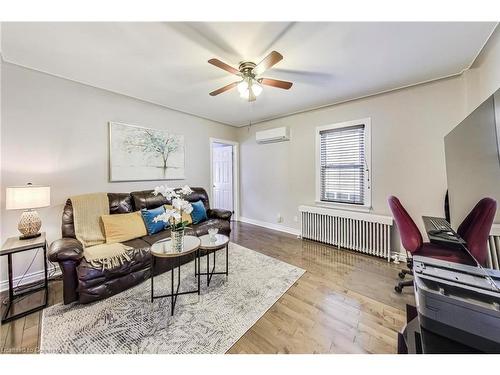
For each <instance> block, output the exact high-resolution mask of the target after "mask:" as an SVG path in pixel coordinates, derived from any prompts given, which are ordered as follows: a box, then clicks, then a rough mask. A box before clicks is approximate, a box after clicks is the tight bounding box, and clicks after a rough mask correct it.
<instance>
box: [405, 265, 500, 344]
mask: <svg viewBox="0 0 500 375" xmlns="http://www.w3.org/2000/svg"><path fill="white" fill-rule="evenodd" d="M413 271H414V272H413V273H414V288H415V299H416V305H417V306H416V308H417V312H418V320H419V322H420V327H421V336H422V337H421V345H422V351H423V352H424V353H442V352H443V351H442V350H443V349H442V348H440V347H439V346H437V347H436V345H434V346H433V345H430V344H429V345H427V344H428V343H430V342H434V343H436V342H439V341H436V340H435V339H433V340H426V338H427V337H426V336H433V337H434V338H435V337H439V338H443V339H445V340H447V341H450V340H451V341H452V342H455V343H457V345H458V347H462V348H469V349H470V352H476V353H477V352H479V353H500V271H497V270H490V269H484V268H482V267H481V266H477V267H474V266H469V265H463V264H459V263H452V262H447V261H442V260H438V259H432V258H427V257H421V256H415V257H414V258H413ZM465 351H466V352H469V351H468V350H465Z"/></svg>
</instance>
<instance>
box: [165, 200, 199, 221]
mask: <svg viewBox="0 0 500 375" xmlns="http://www.w3.org/2000/svg"><path fill="white" fill-rule="evenodd" d="M165 209H167V210H171V209H172V205H171V204H166V205H165ZM185 221H187V225H189V224H193V219H192V218H191V215H190V214H187V213H185V212H183V213H182V222H185Z"/></svg>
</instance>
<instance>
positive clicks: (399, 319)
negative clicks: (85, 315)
mask: <svg viewBox="0 0 500 375" xmlns="http://www.w3.org/2000/svg"><path fill="white" fill-rule="evenodd" d="M231 240H232V241H233V242H235V243H238V244H240V245H242V246H244V247H248V248H250V249H253V250H256V251H259V252H261V253H263V254H266V255H269V256H271V257H274V258H278V259H280V260H282V261H284V262H287V263H290V264H293V265H295V266H298V267H301V268H303V269H305V270H306V272H305V273H304V275H303V276H302V277H301V278H300V279H299V280H298V281H297V282H296V283H295V284H294V285H293V286H292V287H291V288H290V289H289V290H288V291H287V292H286V293H285V294H284V295H283V296H282V297H281V298H280V299H279V300H278V301H277V302H276V303H275V304H274V305H273V306H272V307H271V308H270V309H269V310H268V311H267V312H266V313H265V314H264V315H263V316H262V317H261V318H260V319H259V320H258V321H257V323H255V325H254V326H252V328H250V329H249V330H248V331H247V332H246V333H245V335H243V336H242V337H241V338H240V340H238V342H236V344H235V345H234V346H233V347H232V348H231V349H230V350H229V351H228V353H395V351H396V342H397V331H398V330H400V329H401V328H402V327H403V325H404V320H405V311H404V309H405V305H406V303H410V304H414V298H413V292H412V289H411V288H406V289H405V291H404V292H403V294H402V295H398V294H396V293H395V292H394V285H395V283H396V282H397V280H398V276H397V274H398V272H399V270H400V269H401V268H402V267H403V266H404V265H403V264H399V265H395V264H391V263H387V261H385V260H383V259H378V258H375V257H371V256H368V255H362V254H358V253H355V252H351V251H347V250H341V249H337V248H334V247H332V246H329V245H324V244H319V243H315V242H310V241H301V240H298V239H297V238H296V237H295V236H292V235H289V234H285V233H281V232H277V231H274V230H269V229H266V228H261V227H258V226H254V225H251V224H245V223H239V222H235V223H233V231H232V233H231ZM34 298H39V296H38V297H37V296H34V297H29V298H26V299H25V300H23V301H22V303H23V304H30V303H34V302H35V301H34ZM3 299H4V295H2V300H3ZM61 301H62V282H61V281H59V280H55V281H51V283H50V291H49V304H50V305H53V304H55V303H59V302H61ZM40 326H41V312H36V313H33V314H31V315H28V316H26V317H24V318H21V319H18V320H15V321H13V322H10V323H7V324H4V325H2V326H1V328H0V330H1V331H0V332H1V335H0V352H3V353H36V352H37V351H38V344H39V337H40Z"/></svg>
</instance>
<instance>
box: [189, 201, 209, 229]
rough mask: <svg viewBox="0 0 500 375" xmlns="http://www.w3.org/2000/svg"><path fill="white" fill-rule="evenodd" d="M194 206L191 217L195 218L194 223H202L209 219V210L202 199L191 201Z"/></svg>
mask: <svg viewBox="0 0 500 375" xmlns="http://www.w3.org/2000/svg"><path fill="white" fill-rule="evenodd" d="M191 206H193V211H192V212H191V218H192V219H193V224H198V223H201V222H202V221H205V220H208V217H207V210H206V209H205V205H204V204H203V202H202V201H196V202H191Z"/></svg>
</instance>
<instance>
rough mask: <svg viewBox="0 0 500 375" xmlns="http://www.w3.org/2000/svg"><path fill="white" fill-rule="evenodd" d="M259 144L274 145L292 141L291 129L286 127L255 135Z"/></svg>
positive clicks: (263, 131)
mask: <svg viewBox="0 0 500 375" xmlns="http://www.w3.org/2000/svg"><path fill="white" fill-rule="evenodd" d="M255 140H256V141H257V143H274V142H283V141H289V140H290V129H289V128H288V127H286V126H283V127H281V128H274V129H269V130H262V131H260V132H257V133H255Z"/></svg>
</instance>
